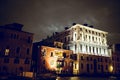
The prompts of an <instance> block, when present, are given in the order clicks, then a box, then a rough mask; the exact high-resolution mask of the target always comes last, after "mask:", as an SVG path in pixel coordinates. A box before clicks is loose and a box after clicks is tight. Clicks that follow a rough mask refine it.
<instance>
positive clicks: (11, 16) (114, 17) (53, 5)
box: [0, 0, 120, 43]
mask: <svg viewBox="0 0 120 80" xmlns="http://www.w3.org/2000/svg"><path fill="white" fill-rule="evenodd" d="M14 22H17V23H21V24H23V25H24V28H23V30H24V31H28V32H31V33H34V41H40V40H42V39H43V38H46V37H47V35H51V34H52V33H53V32H60V31H62V30H64V27H67V26H68V27H70V26H72V23H79V24H84V23H87V24H88V25H93V26H94V28H97V29H100V30H104V31H107V32H109V35H108V42H109V43H118V42H119V43H120V26H119V25H120V0H0V25H5V24H9V23H14Z"/></svg>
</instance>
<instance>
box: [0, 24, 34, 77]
mask: <svg viewBox="0 0 120 80" xmlns="http://www.w3.org/2000/svg"><path fill="white" fill-rule="evenodd" d="M22 27H23V25H21V24H18V23H13V24H8V25H5V26H0V73H2V74H14V75H19V74H20V73H21V72H24V71H30V68H31V55H32V41H33V34H32V33H28V32H24V31H22Z"/></svg>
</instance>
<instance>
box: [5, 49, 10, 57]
mask: <svg viewBox="0 0 120 80" xmlns="http://www.w3.org/2000/svg"><path fill="white" fill-rule="evenodd" d="M9 52H10V50H9V49H7V48H6V49H5V56H8V55H9Z"/></svg>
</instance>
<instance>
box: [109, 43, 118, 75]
mask: <svg viewBox="0 0 120 80" xmlns="http://www.w3.org/2000/svg"><path fill="white" fill-rule="evenodd" d="M111 47H112V48H111V49H112V66H113V74H118V75H119V74H120V44H113V45H112V46H111Z"/></svg>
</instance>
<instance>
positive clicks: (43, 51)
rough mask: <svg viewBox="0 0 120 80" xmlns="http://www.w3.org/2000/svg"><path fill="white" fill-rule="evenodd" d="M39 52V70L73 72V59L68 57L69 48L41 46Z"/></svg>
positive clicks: (62, 72) (70, 52)
mask: <svg viewBox="0 0 120 80" xmlns="http://www.w3.org/2000/svg"><path fill="white" fill-rule="evenodd" d="M39 52H40V53H39V60H38V61H39V62H38V69H39V70H38V71H39V72H42V73H44V72H45V73H46V72H56V73H58V74H65V73H68V74H69V73H72V72H73V69H72V68H73V65H72V64H73V60H72V59H71V58H70V55H71V54H72V51H71V50H64V49H61V48H53V47H48V46H41V47H40V48H39Z"/></svg>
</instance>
